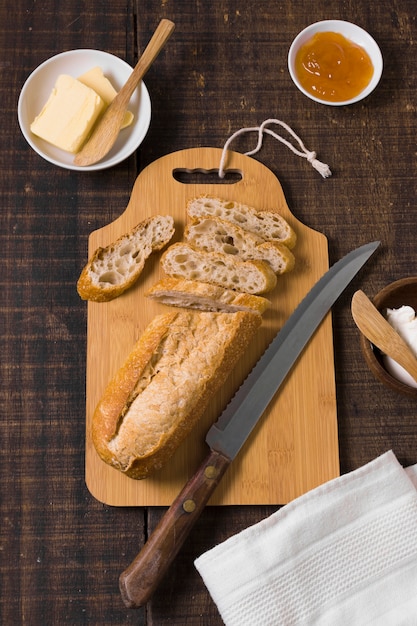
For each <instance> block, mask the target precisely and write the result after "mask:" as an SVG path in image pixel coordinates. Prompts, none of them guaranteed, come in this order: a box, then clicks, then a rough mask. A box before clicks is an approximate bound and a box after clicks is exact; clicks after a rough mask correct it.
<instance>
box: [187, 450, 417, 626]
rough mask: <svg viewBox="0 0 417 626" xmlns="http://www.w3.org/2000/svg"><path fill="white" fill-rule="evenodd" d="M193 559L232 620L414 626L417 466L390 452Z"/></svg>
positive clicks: (290, 625) (233, 623) (238, 624)
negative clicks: (403, 463)
mask: <svg viewBox="0 0 417 626" xmlns="http://www.w3.org/2000/svg"><path fill="white" fill-rule="evenodd" d="M195 566H196V568H197V570H198V571H199V573H200V575H201V576H202V578H203V580H204V583H205V585H206V586H207V588H208V590H209V592H210V594H211V596H212V598H213V600H214V602H215V603H216V604H217V607H218V609H219V612H220V614H221V616H222V619H223V621H224V622H225V624H226V625H227V626H272V625H273V626H281V625H282V626H295V625H296V626H300V625H304V626H306V625H308V626H310V625H320V626H324V625H326V626H359V625H364V624H367V625H370V624H372V625H373V626H404V625H406V626H416V625H417V465H414V466H412V467H410V468H407V469H405V470H404V469H403V468H402V467H401V465H400V464H399V462H398V461H397V459H396V458H395V455H394V454H393V452H392V451H389V452H386V453H385V454H383V455H382V456H380V457H378V458H376V459H375V460H374V461H372V462H370V463H368V464H367V465H365V466H363V467H361V468H359V469H357V470H355V471H354V472H351V473H349V474H345V475H343V476H341V477H339V478H336V479H334V480H331V481H329V482H328V483H325V484H324V485H321V486H320V487H317V488H316V489H313V490H312V491H310V492H308V493H306V494H305V495H303V496H301V497H299V498H297V499H296V500H294V501H292V502H290V503H289V504H287V505H286V506H284V507H282V508H281V509H280V510H278V511H277V512H276V513H274V514H273V515H271V516H270V517H268V518H267V519H265V520H263V521H261V522H260V523H258V524H255V525H254V526H251V527H250V528H247V529H246V530H244V531H242V532H241V533H239V534H237V535H235V536H233V537H231V538H230V539H228V540H227V541H225V542H224V543H222V544H220V545H218V546H216V547H215V548H213V549H212V550H209V551H208V552H206V553H205V554H203V555H202V556H200V557H199V558H198V559H197V560H196V561H195Z"/></svg>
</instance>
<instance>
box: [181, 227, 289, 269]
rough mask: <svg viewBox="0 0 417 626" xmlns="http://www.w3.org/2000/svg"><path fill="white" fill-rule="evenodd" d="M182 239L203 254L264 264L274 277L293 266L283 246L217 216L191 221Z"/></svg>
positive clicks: (287, 249) (287, 251)
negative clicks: (238, 258)
mask: <svg viewBox="0 0 417 626" xmlns="http://www.w3.org/2000/svg"><path fill="white" fill-rule="evenodd" d="M184 237H185V239H186V241H188V243H190V244H191V245H192V246H194V247H195V248H201V249H202V250H205V252H223V253H225V254H232V255H236V256H239V257H240V258H241V259H242V260H243V261H254V260H258V261H265V262H266V263H268V264H269V265H270V266H271V268H272V270H273V271H274V272H275V274H284V273H285V272H289V271H291V270H292V269H293V267H294V263H295V259H294V255H293V253H292V252H291V251H290V249H289V248H287V246H285V245H284V244H282V243H279V242H278V241H265V240H264V239H261V237H258V236H257V235H255V234H253V233H251V232H249V231H245V230H243V228H241V227H240V226H237V225H236V224H233V223H232V222H227V221H226V220H222V219H219V218H217V217H201V218H196V219H194V220H193V221H192V222H191V223H190V224H188V226H187V227H186V229H185V232H184Z"/></svg>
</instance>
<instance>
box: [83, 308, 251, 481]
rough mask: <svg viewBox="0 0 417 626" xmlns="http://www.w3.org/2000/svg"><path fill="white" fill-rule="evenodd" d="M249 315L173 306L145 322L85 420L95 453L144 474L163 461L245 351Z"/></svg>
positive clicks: (125, 470) (128, 470) (123, 469)
mask: <svg viewBox="0 0 417 626" xmlns="http://www.w3.org/2000/svg"><path fill="white" fill-rule="evenodd" d="M260 324H261V316H260V315H258V314H256V313H249V312H243V311H239V312H236V313H206V312H200V311H179V312H176V311H175V312H169V313H166V314H163V315H159V316H157V317H156V318H154V319H153V320H152V322H151V323H150V324H149V326H148V327H147V328H146V329H145V331H144V332H143V334H142V336H141V337H140V338H139V340H138V342H137V343H136V345H135V346H134V348H133V349H132V351H131V353H130V354H129V356H128V357H127V359H126V361H125V363H124V364H123V365H122V367H121V368H120V369H119V371H118V372H117V373H116V375H115V376H114V378H113V380H112V381H111V382H110V383H109V385H108V386H107V388H106V390H105V391H104V394H103V396H102V398H101V400H100V401H99V403H98V405H97V408H96V410H95V412H94V415H93V419H92V438H93V443H94V445H95V448H96V450H97V452H98V454H99V455H100V457H101V458H102V459H103V461H105V462H106V463H108V464H109V465H111V466H113V467H115V468H116V469H118V470H119V471H121V472H123V473H124V474H126V475H127V476H130V477H131V478H135V479H142V478H146V477H147V476H148V475H149V474H150V473H152V472H154V471H156V470H157V469H159V468H161V467H162V466H163V465H164V464H165V463H167V462H168V460H169V459H170V458H171V456H172V454H173V453H174V451H175V450H176V449H177V448H178V446H179V445H180V444H181V442H182V441H183V440H184V439H185V437H186V436H187V435H188V434H189V433H190V432H191V430H192V429H193V428H194V426H195V424H196V423H197V421H198V420H199V418H200V417H201V415H202V414H203V413H204V411H205V409H206V407H207V404H208V402H209V400H210V398H211V397H212V396H213V394H214V393H215V392H216V391H217V389H218V388H219V387H220V386H221V385H222V384H223V383H224V381H225V379H226V377H227V375H228V374H229V373H230V372H231V370H232V369H233V367H234V365H235V364H236V362H237V361H238V359H239V358H240V357H241V355H242V354H243V352H244V351H245V350H246V348H247V345H248V343H249V341H250V340H251V338H252V337H253V336H254V334H255V332H256V330H257V328H258V327H259V326H260Z"/></svg>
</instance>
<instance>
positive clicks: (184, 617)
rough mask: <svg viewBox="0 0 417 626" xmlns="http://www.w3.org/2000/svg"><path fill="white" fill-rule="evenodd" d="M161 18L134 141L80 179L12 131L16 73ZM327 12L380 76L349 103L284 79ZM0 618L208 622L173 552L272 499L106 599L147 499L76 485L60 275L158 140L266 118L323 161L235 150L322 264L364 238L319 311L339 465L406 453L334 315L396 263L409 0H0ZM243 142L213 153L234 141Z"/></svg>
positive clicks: (80, 336) (189, 572) (76, 431)
mask: <svg viewBox="0 0 417 626" xmlns="http://www.w3.org/2000/svg"><path fill="white" fill-rule="evenodd" d="M162 17H166V18H168V19H172V20H173V21H174V22H175V24H176V28H175V32H174V34H173V36H172V37H171V39H170V41H169V42H168V45H167V47H166V49H165V50H163V51H162V53H161V55H160V56H159V57H158V59H157V60H156V61H155V64H154V65H153V67H152V68H151V69H150V71H149V73H148V74H147V77H146V80H145V82H146V86H147V88H148V90H149V92H150V96H151V101H152V120H151V125H150V128H149V132H148V134H147V136H146V138H145V141H144V142H143V144H142V145H141V147H140V150H139V151H138V152H137V153H136V154H135V155H133V156H132V157H131V158H129V159H128V160H127V161H125V162H124V163H122V164H120V165H119V166H117V167H115V168H112V169H110V170H108V171H105V172H95V173H94V172H93V173H90V174H86V173H82V172H81V173H78V172H70V171H66V170H60V169H59V168H56V167H54V166H52V165H51V164H49V163H47V162H45V161H43V160H42V159H40V158H39V157H38V156H37V155H36V154H35V153H34V152H33V151H32V150H31V149H30V148H29V146H28V145H27V143H26V141H25V139H24V138H23V136H22V134H21V132H20V129H19V126H18V122H17V101H18V97H19V93H20V90H21V88H22V85H23V83H24V81H25V80H26V78H27V76H28V75H29V73H30V72H32V71H33V70H34V69H35V68H36V67H37V66H38V65H39V64H40V63H42V62H43V61H45V60H46V59H48V58H49V57H51V56H53V55H55V54H57V53H59V52H62V51H64V50H70V49H75V48H88V47H91V48H96V49H99V50H105V51H107V52H110V53H112V54H115V55H117V56H119V57H120V58H122V59H124V60H126V61H127V62H128V63H130V64H131V65H132V66H133V65H134V64H135V62H136V60H137V58H138V55H139V54H140V52H141V51H142V50H143V48H144V46H145V45H146V44H147V42H148V41H149V38H150V36H151V34H152V32H153V31H154V29H155V27H156V25H157V24H158V22H159V20H160V19H161V18H162ZM329 18H330V19H334V18H338V19H345V20H349V21H352V22H354V23H356V24H358V25H359V26H361V27H363V28H365V29H366V30H367V31H368V32H370V34H371V35H372V36H373V37H374V38H375V39H376V40H377V42H378V44H379V46H380V48H381V50H382V54H383V58H384V71H383V75H382V79H381V82H380V84H379V85H378V88H377V89H376V91H375V92H374V93H373V94H372V95H371V96H370V97H369V98H367V99H366V100H364V101H362V102H361V103H359V104H358V105H354V106H351V107H329V106H324V105H320V104H318V103H313V102H311V101H310V100H308V99H307V98H305V97H304V96H303V95H302V94H301V93H299V92H298V91H297V90H296V89H295V87H294V85H293V84H292V81H291V78H290V76H289V73H288V70H287V53H288V49H289V46H290V44H291V42H292V40H293V38H294V37H295V36H296V34H297V33H298V32H299V31H300V30H302V29H303V28H304V27H305V26H307V25H308V24H309V23H311V22H315V21H319V20H322V19H329ZM0 21H1V25H2V26H1V29H0V63H1V69H2V81H1V83H0V94H1V102H2V114H1V116H0V125H1V133H2V150H1V152H0V195H1V209H0V246H1V254H2V271H1V274H0V285H1V303H0V355H1V357H0V380H1V383H0V401H1V421H0V428H1V447H0V472H1V477H2V480H1V491H0V510H1V519H2V524H1V526H0V547H1V550H0V586H1V594H0V623H1V624H4V625H5V626H9V625H13V626H14V625H15V624H21V625H22V626H39V625H40V624H42V626H57V625H65V624H68V625H71V626H74V625H75V626H78V625H87V624H88V626H103V625H105V626H113V625H114V626H116V625H117V626H127V625H133V624H134V625H135V626H168V625H169V626H174V625H178V626H184V624H186V625H187V626H221V624H222V623H223V622H222V619H221V617H220V615H219V613H218V611H217V608H216V606H215V604H214V602H213V601H212V600H211V598H210V596H209V594H208V592H207V589H206V588H205V586H204V584H203V582H202V580H201V578H200V576H199V575H198V573H197V572H196V570H195V568H194V564H193V561H194V559H195V558H196V557H198V556H200V555H201V554H202V553H203V552H204V551H206V550H208V549H209V548H211V547H213V546H214V545H216V544H217V543H219V542H221V541H223V540H225V539H227V538H228V537H230V536H232V535H234V534H235V533H237V532H239V531H240V530H243V529H244V528H246V527H248V526H250V525H251V524H254V523H256V522H258V521H260V520H261V519H264V518H266V517H267V516H268V515H270V514H271V513H272V512H273V511H275V510H276V509H277V506H276V505H269V506H267V505H245V506H239V505H234V506H210V507H207V508H206V510H205V511H204V513H203V515H202V517H201V518H200V520H199V522H198V524H197V525H196V527H195V529H194V530H193V532H192V534H191V535H190V537H189V540H188V541H187V542H186V544H185V545H184V547H183V549H182V550H181V553H180V554H179V555H178V558H177V559H176V560H175V562H174V563H173V565H172V567H171V568H170V571H169V572H168V575H167V577H166V579H165V580H164V581H163V583H162V584H161V586H160V588H159V589H158V591H157V592H156V593H155V595H154V597H153V598H152V601H151V602H150V603H149V604H148V605H147V607H146V609H143V610H138V611H132V610H129V609H126V608H125V607H124V605H123V603H122V601H121V598H120V593H119V589H118V582H117V581H118V577H119V574H120V573H121V572H122V571H123V570H124V569H125V567H126V566H127V565H128V564H129V563H130V562H131V560H132V559H133V558H134V556H135V555H136V554H137V552H138V550H139V549H140V547H141V546H142V545H143V543H144V541H145V540H146V537H147V536H148V534H149V533H150V532H151V531H152V530H153V529H154V528H155V526H156V524H157V522H158V520H159V519H160V517H161V515H162V514H163V512H164V511H165V508H164V507H155V506H151V507H142V506H139V507H136V506H134V507H113V506H110V505H106V504H103V503H101V502H100V501H98V500H97V499H96V498H95V497H93V496H91V494H90V493H89V491H88V489H87V487H86V484H85V403H86V386H85V380H86V354H87V306H86V304H85V303H84V302H82V301H81V300H80V298H79V297H78V294H77V292H76V288H75V285H76V281H77V278H78V276H79V273H80V272H81V269H82V267H83V265H84V263H85V259H86V257H87V246H88V238H89V236H90V234H91V233H92V232H93V231H96V230H98V229H100V228H102V227H105V226H106V225H107V224H110V223H112V222H114V220H116V219H117V218H118V217H119V216H120V215H122V213H123V212H124V211H125V209H126V206H127V204H128V202H129V198H130V195H131V192H132V189H133V185H134V183H135V180H136V178H137V176H138V174H140V173H141V172H142V171H144V169H145V167H146V166H147V165H150V164H152V163H154V162H155V161H157V160H158V159H159V158H161V157H164V156H165V155H169V154H171V153H174V152H175V151H178V150H185V149H193V148H197V147H212V148H220V147H222V146H223V145H224V143H225V141H226V140H227V139H228V137H229V136H230V135H231V134H232V133H233V132H235V131H236V130H238V129H240V128H242V127H251V126H257V125H258V124H260V123H261V122H262V121H264V120H265V119H268V118H270V117H278V118H280V119H282V120H283V121H285V122H287V123H288V124H289V125H290V126H291V127H292V128H293V129H294V130H295V131H296V132H297V133H298V134H299V135H300V136H301V137H302V139H303V140H304V142H305V144H306V146H307V147H308V148H309V149H310V150H316V151H317V153H318V158H319V159H320V160H322V161H325V162H326V163H328V164H329V166H330V167H331V170H332V172H333V176H332V177H331V178H329V179H327V180H323V179H322V178H321V177H320V176H319V175H318V174H317V173H316V172H315V171H314V170H312V168H311V167H310V166H309V165H308V164H307V163H306V162H305V160H302V159H300V158H298V157H296V156H295V155H293V154H292V153H290V152H289V151H288V150H287V149H286V148H285V146H282V145H280V144H278V142H276V141H274V140H273V139H272V138H267V139H266V140H265V142H264V145H263V147H262V150H261V151H260V152H259V154H257V155H256V156H255V157H254V158H255V160H257V161H259V162H260V163H262V164H263V165H265V166H266V167H267V168H268V169H269V170H270V171H271V172H272V173H273V174H274V175H275V176H276V177H277V179H278V180H279V181H280V183H281V185H282V189H283V192H284V195H285V198H286V201H287V204H288V206H289V208H290V211H291V213H292V215H293V216H294V218H295V219H297V220H299V221H300V222H301V223H302V224H304V225H306V226H307V227H309V228H312V229H314V230H315V231H317V232H320V233H323V235H324V236H325V237H326V238H327V241H328V250H329V261H330V264H332V263H334V262H335V261H336V260H337V259H339V258H340V257H342V256H343V255H344V254H345V253H347V252H348V251H349V250H351V249H352V248H355V247H357V246H358V245H361V244H363V243H366V242H367V241H372V240H375V239H380V240H381V241H382V245H381V247H380V249H379V250H378V252H377V254H376V255H375V256H374V257H373V258H372V259H371V261H370V262H369V263H368V264H367V265H366V267H365V268H364V269H363V271H362V272H361V273H360V275H358V277H357V278H356V279H355V280H354V281H353V282H352V284H351V286H350V288H349V289H347V290H346V292H345V293H344V294H343V296H342V297H341V298H340V299H339V300H338V302H337V304H336V305H335V306H334V307H333V311H332V322H333V340H334V367H335V376H336V403H337V421H338V440H339V458H340V470H341V472H342V473H345V472H348V471H351V470H353V469H355V468H357V467H359V466H361V465H363V464H364V463H366V462H367V461H370V460H371V459H373V458H375V457H376V456H377V455H378V454H381V453H383V452H385V451H386V450H388V449H390V448H391V449H393V450H394V452H395V454H396V455H397V457H398V459H399V460H400V462H401V463H402V464H404V465H408V464H411V463H415V462H416V461H417V455H416V449H417V426H416V406H415V401H413V400H412V399H411V398H408V397H405V396H400V395H398V394H395V393H393V392H392V391H391V390H389V389H387V388H385V387H384V386H383V385H381V383H379V382H378V381H377V380H375V379H374V377H373V375H372V374H371V372H370V371H369V370H368V367H367V365H366V363H365V361H364V359H363V356H362V353H361V348H360V342H359V334H358V331H357V329H356V326H355V324H354V322H353V320H352V317H351V314H350V300H351V297H352V295H353V293H354V292H355V291H356V290H357V289H363V291H364V292H365V293H366V294H367V295H369V296H371V297H372V296H374V295H375V294H376V293H377V291H379V290H380V289H381V288H382V287H384V286H385V285H386V284H388V283H389V282H391V281H393V280H397V279H400V278H403V277H405V276H409V275H412V274H415V263H414V261H415V259H416V256H417V245H416V241H417V238H416V225H415V221H416V220H415V204H416V197H417V182H416V180H417V179H416V166H417V151H416V136H417V116H416V111H417V107H416V92H417V65H416V60H415V59H416V52H415V48H416V41H417V24H416V11H415V1H414V0H402V1H401V2H399V1H398V0H380V1H379V2H377V3H367V2H363V1H362V0H347V1H346V0H334V1H333V2H332V3H331V4H330V3H329V2H328V1H327V0H300V2H290V1H289V0H253V1H252V2H242V0H224V1H223V2H202V1H201V0H181V2H173V1H172V0H161V2H155V0H111V1H110V0H102V1H101V2H97V1H95V0H85V1H84V2H80V1H79V0H66V2H59V3H58V2H57V1H56V0H38V1H37V2H28V1H27V0H14V1H13V2H3V3H0ZM253 144H254V138H253V137H252V136H249V137H246V136H245V137H242V138H240V139H238V140H236V142H234V143H233V145H232V148H233V150H235V151H236V152H238V153H243V152H245V151H247V150H250V149H251V148H253V147H254V145H253Z"/></svg>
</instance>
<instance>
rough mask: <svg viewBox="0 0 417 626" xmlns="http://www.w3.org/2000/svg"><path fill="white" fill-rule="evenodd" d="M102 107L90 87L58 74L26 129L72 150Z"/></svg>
mask: <svg viewBox="0 0 417 626" xmlns="http://www.w3.org/2000/svg"><path fill="white" fill-rule="evenodd" d="M104 108H105V104H104V102H103V100H102V98H100V96H99V95H98V94H97V93H96V92H95V91H94V90H93V89H91V88H90V87H87V86H86V85H84V84H83V83H81V82H80V81H78V80H77V79H76V78H73V77H72V76H68V75H67V74H61V75H60V76H58V79H57V81H56V83H55V86H54V88H53V89H52V93H51V94H50V96H49V98H48V100H47V102H46V104H45V105H44V107H43V108H42V110H41V112H40V113H39V115H37V117H36V118H35V119H34V121H33V122H32V124H31V126H30V130H31V131H32V133H34V134H35V135H37V136H38V137H41V138H42V139H45V141H48V142H49V143H51V144H53V145H54V146H57V147H58V148H61V149H62V150H65V151H67V152H72V153H74V154H75V153H76V152H78V151H79V150H80V148H81V146H82V144H83V143H84V141H85V140H86V139H87V137H88V135H89V133H90V131H91V129H92V127H93V125H94V122H95V121H96V119H97V118H98V116H99V115H100V113H101V112H102V111H103V110H104Z"/></svg>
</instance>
